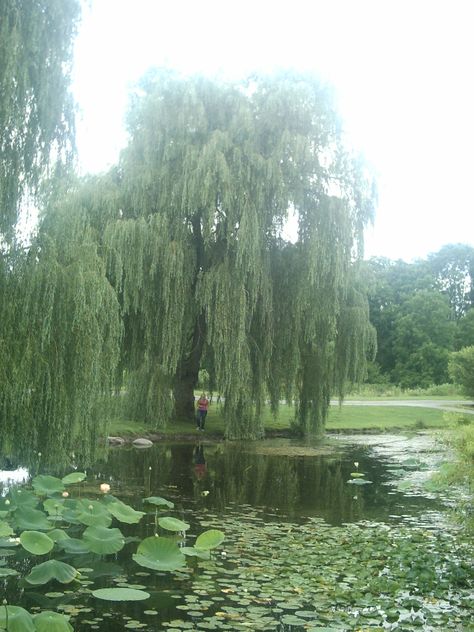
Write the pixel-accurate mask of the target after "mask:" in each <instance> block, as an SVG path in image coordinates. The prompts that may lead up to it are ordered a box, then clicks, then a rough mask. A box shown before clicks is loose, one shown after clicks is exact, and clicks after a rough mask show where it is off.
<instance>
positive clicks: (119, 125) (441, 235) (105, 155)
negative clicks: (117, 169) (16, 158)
mask: <svg viewBox="0 0 474 632" xmlns="http://www.w3.org/2000/svg"><path fill="white" fill-rule="evenodd" d="M89 2H90V8H88V9H85V11H84V15H83V20H82V25H81V29H80V32H79V36H78V38H77V42H76V58H75V78H74V90H75V96H76V99H77V101H78V104H79V108H80V111H79V124H78V148H79V157H80V166H81V169H82V171H83V172H86V171H91V172H95V171H102V170H104V169H106V168H108V167H109V166H110V165H111V164H113V163H114V162H115V161H116V160H117V157H118V152H119V150H120V149H121V148H122V147H123V146H124V145H125V143H126V135H125V131H124V128H123V117H124V112H125V109H126V106H127V98H128V93H129V89H130V86H131V85H133V83H134V82H135V81H136V80H137V79H138V78H139V77H140V76H141V75H142V74H143V73H144V72H145V70H146V69H147V68H149V67H150V66H152V65H167V66H170V67H173V68H176V69H178V70H180V71H183V72H186V73H189V72H201V73H208V74H212V75H215V74H219V75H221V76H223V77H229V78H239V77H241V76H245V75H246V74H248V73H250V72H252V71H255V70H260V71H268V70H272V69H275V68H278V67H284V68H297V69H298V68H301V69H305V70H313V71H315V72H317V73H318V74H319V75H320V76H321V77H322V78H323V79H324V80H328V81H330V82H331V83H332V85H333V86H334V88H335V90H336V95H337V100H338V105H339V109H340V112H341V114H342V117H343V119H344V121H345V127H346V131H347V134H348V137H349V138H350V140H351V143H352V144H353V145H354V146H355V147H356V148H357V149H359V150H361V151H362V153H364V154H365V156H366V158H367V159H368V161H369V162H370V163H371V164H372V166H373V168H374V169H375V171H376V173H377V174H378V182H379V206H378V211H377V217H376V221H375V225H374V228H372V229H369V230H368V231H367V235H366V254H367V256H386V257H390V258H392V259H397V258H402V259H405V260H407V261H411V260H413V259H416V258H424V257H426V255H427V254H428V253H430V252H435V251H437V250H439V248H440V247H441V246H443V245H444V244H447V243H458V242H461V243H469V244H471V245H474V201H473V200H474V197H473V181H474V178H473V176H472V174H471V171H472V168H473V159H472V152H473V149H474V87H473V71H472V61H473V60H474V37H473V35H472V25H473V24H474V2H471V1H470V0H449V1H448V0H442V1H441V0H439V1H437V0H325V1H319V0H313V1H310V0H306V1H303V0H291V1H287V2H279V1H278V0H273V1H267V0H252V1H248V0H239V2H233V1H232V2H231V1H226V0H199V1H197V0H173V1H170V0H89Z"/></svg>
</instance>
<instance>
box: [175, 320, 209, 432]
mask: <svg viewBox="0 0 474 632" xmlns="http://www.w3.org/2000/svg"><path fill="white" fill-rule="evenodd" d="M205 329H206V321H205V318H204V314H201V315H200V316H199V317H198V318H197V320H196V324H195V326H194V331H193V336H192V343H191V351H190V352H189V353H188V354H187V355H186V356H183V357H182V358H181V360H180V362H179V365H178V369H177V372H176V377H175V379H174V384H173V395H174V402H175V404H174V412H175V418H176V419H177V420H186V421H194V417H195V410H194V389H195V388H196V387H197V384H198V381H199V368H200V365H201V356H202V350H203V346H204V339H205Z"/></svg>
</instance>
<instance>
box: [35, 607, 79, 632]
mask: <svg viewBox="0 0 474 632" xmlns="http://www.w3.org/2000/svg"><path fill="white" fill-rule="evenodd" d="M33 620H34V623H35V626H36V631H37V632H73V629H74V628H73V627H72V625H71V624H70V623H69V621H68V618H67V617H66V616H65V615H63V614H59V612H51V611H49V610H45V611H44V612H40V613H39V614H36V615H34V617H33Z"/></svg>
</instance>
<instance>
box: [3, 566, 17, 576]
mask: <svg viewBox="0 0 474 632" xmlns="http://www.w3.org/2000/svg"><path fill="white" fill-rule="evenodd" d="M13 575H18V571H16V570H15V569H13V568H0V577H12V576H13Z"/></svg>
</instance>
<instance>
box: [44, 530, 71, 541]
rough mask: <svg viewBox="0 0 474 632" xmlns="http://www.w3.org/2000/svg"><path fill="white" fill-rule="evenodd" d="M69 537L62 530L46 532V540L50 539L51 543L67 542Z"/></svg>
mask: <svg viewBox="0 0 474 632" xmlns="http://www.w3.org/2000/svg"><path fill="white" fill-rule="evenodd" d="M69 537H70V536H69V535H68V534H67V533H66V532H65V531H64V529H53V530H52V531H48V538H51V540H53V542H62V541H63V540H68V539H69Z"/></svg>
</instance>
